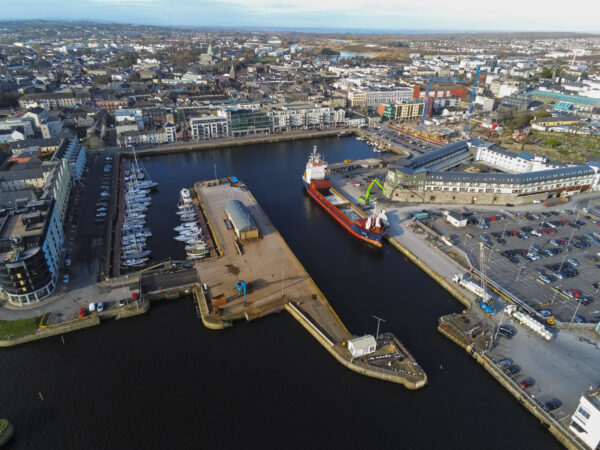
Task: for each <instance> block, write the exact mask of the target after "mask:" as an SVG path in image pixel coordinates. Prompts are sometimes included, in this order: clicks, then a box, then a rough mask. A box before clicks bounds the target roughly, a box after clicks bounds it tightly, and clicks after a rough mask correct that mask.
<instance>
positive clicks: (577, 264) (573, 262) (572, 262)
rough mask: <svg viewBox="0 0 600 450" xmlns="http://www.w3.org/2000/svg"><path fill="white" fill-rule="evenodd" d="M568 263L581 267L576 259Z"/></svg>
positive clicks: (571, 259)
mask: <svg viewBox="0 0 600 450" xmlns="http://www.w3.org/2000/svg"><path fill="white" fill-rule="evenodd" d="M567 261H568V262H569V263H570V264H572V265H573V266H575V267H578V266H579V261H577V260H576V259H575V258H569V259H567Z"/></svg>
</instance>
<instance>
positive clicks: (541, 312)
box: [539, 309, 552, 318]
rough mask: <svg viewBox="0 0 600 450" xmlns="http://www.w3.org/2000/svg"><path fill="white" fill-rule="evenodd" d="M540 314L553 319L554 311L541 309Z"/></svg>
mask: <svg viewBox="0 0 600 450" xmlns="http://www.w3.org/2000/svg"><path fill="white" fill-rule="evenodd" d="M539 313H540V315H541V316H542V317H544V318H546V317H552V311H550V310H549V309H540V311H539Z"/></svg>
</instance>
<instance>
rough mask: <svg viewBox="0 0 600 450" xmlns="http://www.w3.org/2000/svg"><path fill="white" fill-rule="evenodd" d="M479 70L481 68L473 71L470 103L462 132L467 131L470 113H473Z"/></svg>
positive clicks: (479, 67)
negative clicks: (473, 79)
mask: <svg viewBox="0 0 600 450" xmlns="http://www.w3.org/2000/svg"><path fill="white" fill-rule="evenodd" d="M479 69H481V66H477V70H476V71H475V81H473V90H472V91H471V101H470V102H469V111H468V112H467V121H466V122H465V129H464V131H469V120H471V113H472V112H473V103H475V96H476V95H477V82H478V81H479Z"/></svg>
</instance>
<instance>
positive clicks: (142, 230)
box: [121, 150, 158, 268]
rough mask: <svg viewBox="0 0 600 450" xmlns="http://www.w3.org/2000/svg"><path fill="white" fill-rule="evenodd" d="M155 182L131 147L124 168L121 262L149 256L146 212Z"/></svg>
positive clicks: (139, 261)
mask: <svg viewBox="0 0 600 450" xmlns="http://www.w3.org/2000/svg"><path fill="white" fill-rule="evenodd" d="M157 186H158V183H156V182H154V181H152V180H151V179H150V177H149V176H148V172H147V171H146V170H145V169H144V168H142V167H141V165H140V163H139V161H138V159H137V157H136V155H135V150H134V151H133V164H132V165H131V166H130V168H129V169H128V170H126V171H125V217H124V220H123V227H122V230H121V232H122V234H121V265H122V266H124V267H130V268H135V267H139V266H142V265H144V264H145V263H147V262H148V261H149V259H150V254H151V251H150V250H149V249H148V248H147V246H148V239H149V238H151V237H152V232H151V231H150V230H149V229H148V227H147V226H146V214H147V213H148V209H149V208H150V206H151V204H152V199H151V198H150V195H151V191H152V190H153V189H155V188H156V187H157Z"/></svg>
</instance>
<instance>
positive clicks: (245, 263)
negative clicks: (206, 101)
mask: <svg viewBox="0 0 600 450" xmlns="http://www.w3.org/2000/svg"><path fill="white" fill-rule="evenodd" d="M194 192H195V193H196V194H197V195H198V197H199V198H198V200H199V203H200V205H201V209H202V211H204V214H206V215H207V221H208V222H209V223H210V225H211V230H212V233H213V234H214V238H215V241H216V242H218V244H219V246H220V248H221V250H222V252H223V256H222V257H219V258H211V259H209V260H202V261H198V262H196V267H197V270H198V277H199V281H200V283H202V284H206V285H207V286H206V287H207V289H204V290H202V291H203V292H199V293H198V295H199V298H198V299H197V300H198V302H199V310H200V311H201V313H202V315H203V318H204V319H209V321H210V323H211V324H212V325H215V323H217V322H219V321H220V322H221V326H214V328H219V327H221V328H224V327H226V326H229V325H231V323H232V322H233V321H235V320H241V319H244V318H245V319H246V320H252V319H255V318H258V317H261V316H263V315H265V314H269V313H273V312H278V311H281V310H283V309H286V310H287V311H288V312H290V314H292V316H293V317H294V318H296V319H297V320H298V321H299V322H300V323H301V324H302V325H303V326H304V327H305V328H306V329H307V330H308V331H309V333H311V334H312V335H313V336H314V337H315V338H316V339H317V340H318V341H319V342H320V343H321V344H322V345H323V346H324V347H325V348H326V349H327V350H328V351H329V352H330V353H332V355H333V356H334V357H335V358H336V359H337V360H338V361H339V362H341V363H342V364H344V365H346V366H347V367H349V368H350V369H352V370H355V371H357V372H359V373H363V374H365V375H369V376H373V377H377V378H381V379H385V380H388V381H393V382H397V383H401V384H403V385H405V386H406V387H408V388H411V389H417V388H420V387H422V386H424V385H425V384H426V380H427V377H426V375H425V374H424V372H423V371H422V369H421V368H420V367H419V366H418V364H417V363H416V361H415V360H414V358H413V357H412V356H411V355H410V353H409V352H408V351H407V350H406V349H404V347H403V346H402V344H401V342H399V341H398V340H397V339H396V338H395V337H393V336H381V337H380V340H379V341H378V348H377V352H376V354H375V356H376V357H377V359H376V360H375V359H371V360H369V359H367V358H357V359H355V360H352V358H351V357H350V352H349V351H348V350H347V349H346V348H345V345H346V343H347V341H348V340H350V339H352V338H353V337H355V336H354V335H353V334H352V333H351V332H350V331H348V330H347V329H346V327H345V326H344V324H343V323H342V321H341V320H340V318H339V317H338V316H337V314H336V313H335V311H334V310H333V309H332V308H331V306H330V305H329V302H328V301H327V299H326V298H325V297H324V295H323V294H322V293H321V291H320V290H319V288H318V287H317V286H316V284H315V283H314V281H313V280H312V278H311V277H310V276H309V275H308V273H307V272H306V271H305V270H304V268H303V267H302V265H301V264H300V262H299V261H298V260H297V258H296V257H295V255H294V254H293V253H292V251H291V250H290V249H289V247H288V246H287V245H286V243H285V241H284V240H283V238H282V237H281V235H280V234H279V232H278V231H277V230H276V229H275V227H274V226H273V225H272V223H271V222H270V220H269V219H268V217H267V216H266V214H265V213H264V212H263V210H262V209H261V208H260V206H259V204H258V203H257V202H256V200H255V199H254V197H253V196H252V194H251V193H250V192H249V191H248V190H247V189H246V187H245V186H244V185H243V184H240V185H239V186H230V185H229V184H227V183H226V182H225V181H224V180H221V182H220V183H219V184H216V183H215V182H214V180H213V181H207V182H199V183H196V185H195V186H194ZM230 200H239V201H240V202H242V203H243V204H244V205H245V206H246V208H247V209H248V211H249V213H250V214H251V215H252V217H253V218H254V220H255V221H256V224H257V226H258V228H259V232H260V236H261V237H260V238H259V239H254V240H252V241H248V242H241V243H239V242H236V234H235V232H234V230H228V229H227V227H226V225H225V221H224V219H225V218H226V217H227V216H226V212H225V207H226V204H227V202H229V201H230ZM238 280H243V281H244V282H245V283H246V285H247V293H246V298H244V294H243V293H240V292H238V290H237V288H236V282H237V281H238ZM223 298H224V299H225V301H223ZM213 299H215V300H216V301H218V305H219V306H218V308H217V307H216V302H215V304H212V300H213ZM210 306H213V308H210ZM205 324H206V322H205ZM212 325H211V328H212V327H213V326H212ZM207 326H209V325H207ZM384 359H385V362H388V361H389V362H390V365H389V366H387V367H389V368H387V369H386V368H385V367H381V361H382V360H384Z"/></svg>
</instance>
